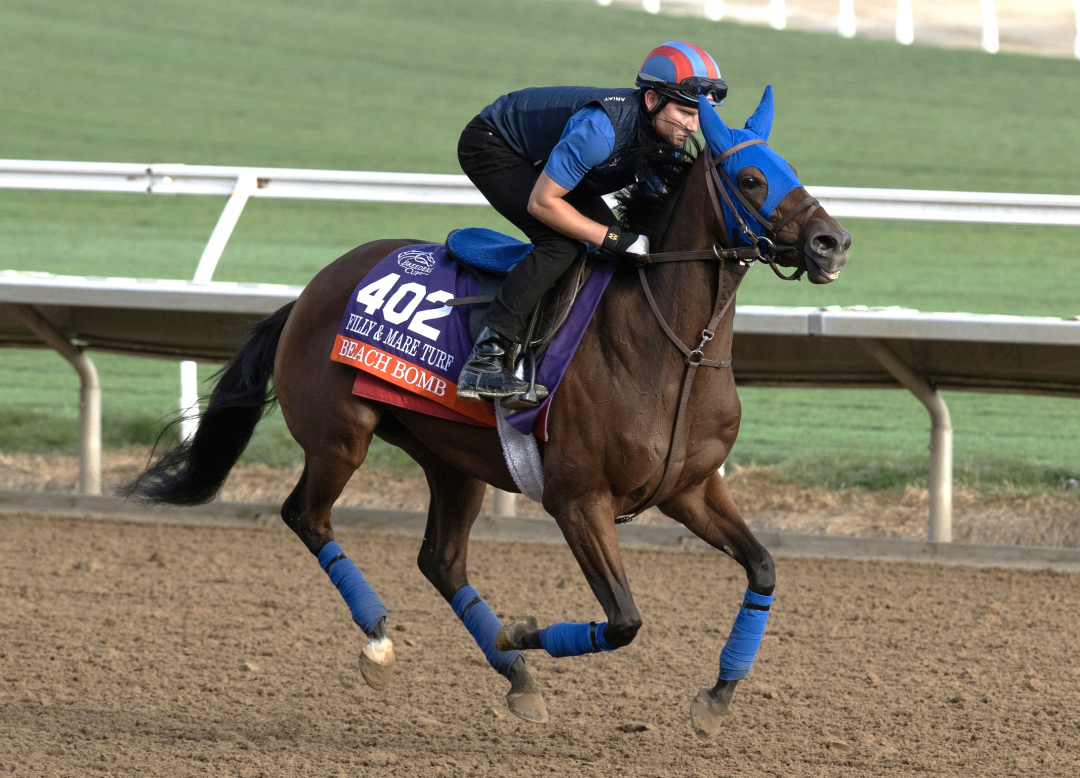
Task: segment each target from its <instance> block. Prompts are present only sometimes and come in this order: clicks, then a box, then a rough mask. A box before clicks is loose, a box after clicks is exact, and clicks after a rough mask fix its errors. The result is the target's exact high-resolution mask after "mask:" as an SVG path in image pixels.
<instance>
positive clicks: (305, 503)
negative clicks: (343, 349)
mask: <svg viewBox="0 0 1080 778" xmlns="http://www.w3.org/2000/svg"><path fill="white" fill-rule="evenodd" d="M325 410H326V409H323V411H324V418H323V419H321V421H322V422H323V425H324V426H323V427H322V428H323V429H324V430H327V431H328V434H325V435H320V436H319V438H318V442H317V444H311V443H309V445H308V446H305V453H306V462H305V464H304V472H303V474H302V475H301V476H300V481H299V482H298V483H297V485H296V488H295V489H293V492H292V494H290V495H289V497H288V499H286V501H285V503H284V505H282V508H281V516H282V518H283V519H284V520H285V523H286V524H287V525H288V526H289V528H290V529H292V530H293V532H295V533H296V534H297V535H298V536H299V538H300V540H301V541H303V543H304V545H305V546H307V548H308V550H309V551H310V552H311V553H312V554H314V555H315V557H316V558H317V559H318V561H319V567H321V568H322V569H323V570H324V571H325V572H326V574H327V575H328V576H329V578H330V581H331V582H332V583H333V584H334V586H335V587H337V590H338V592H340V594H341V597H342V599H344V600H345V604H346V605H348V607H349V611H350V613H351V614H352V618H353V621H354V622H356V624H357V626H359V627H360V629H362V630H363V631H364V634H365V635H366V636H367V642H366V644H365V645H364V647H363V649H362V650H361V652H360V672H361V674H362V675H363V677H364V680H365V681H366V682H367V684H368V685H369V686H370V687H371V688H373V689H376V690H381V689H385V688H386V686H387V684H389V683H390V677H391V675H392V672H393V664H394V647H393V644H392V643H391V641H390V637H389V635H388V634H387V632H386V607H385V606H384V605H383V603H382V600H381V599H380V598H379V595H378V594H376V593H375V590H374V589H373V588H372V587H371V584H369V583H368V582H367V579H365V578H364V575H363V573H361V572H360V569H359V568H358V567H357V566H356V564H355V563H353V561H352V560H351V559H349V557H348V556H346V554H345V552H344V551H343V550H342V548H341V546H340V545H339V544H338V543H337V541H336V540H335V539H334V530H333V527H332V526H331V524H330V511H331V509H332V508H333V506H334V503H335V502H336V501H337V498H338V497H340V496H341V492H342V490H344V488H345V485H346V484H347V483H348V482H349V479H350V478H351V477H352V474H353V473H354V472H356V469H357V468H358V467H360V465H361V464H363V462H364V459H365V458H366V457H367V450H368V446H369V445H370V444H371V437H372V434H373V432H374V430H375V427H376V426H377V425H378V423H379V418H380V416H381V412H380V411H379V410H377V409H375V408H372V407H370V406H367V405H365V404H363V403H359V402H355V401H352V402H351V403H350V407H349V410H350V411H352V415H351V417H348V418H340V419H338V421H339V422H340V423H339V424H337V425H334V429H333V430H332V431H331V430H330V426H329V425H330V423H331V422H332V421H333V419H331V418H329V415H327V414H325ZM305 442H306V441H305Z"/></svg>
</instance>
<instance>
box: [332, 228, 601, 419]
mask: <svg viewBox="0 0 1080 778" xmlns="http://www.w3.org/2000/svg"><path fill="white" fill-rule="evenodd" d="M461 232H467V231H465V230H462V231H459V232H458V233H456V234H460V233H461ZM487 232H491V231H487ZM494 234H495V235H499V233H494ZM501 237H502V238H505V239H506V240H508V241H513V240H514V239H513V238H510V237H509V236H501ZM516 243H517V244H518V246H519V247H524V251H522V250H521V248H516V249H514V250H515V251H516V252H518V256H517V259H520V258H521V256H524V254H525V253H527V252H528V250H529V249H528V246H529V244H526V243H521V242H520V241H516ZM459 251H460V253H459ZM454 253H455V255H456V256H457V258H458V259H460V260H462V261H466V260H469V259H470V257H475V253H470V252H469V251H468V250H467V249H462V248H460V246H455V252H454ZM463 255H464V256H463ZM517 259H515V260H514V262H516V261H517ZM512 264H513V263H512V262H511V263H509V265H504V267H505V269H504V270H502V272H503V273H505V272H506V271H507V270H508V269H509V266H510V265H512ZM615 268H616V263H615V261H613V260H602V261H600V262H598V263H597V265H596V268H595V270H594V271H593V272H592V274H591V275H590V276H589V278H588V280H587V281H586V282H585V285H584V287H582V289H581V291H580V292H579V293H578V295H577V299H576V300H575V302H574V304H573V307H572V308H571V310H570V313H569V315H568V316H567V318H566V321H565V323H564V324H563V326H562V327H561V328H560V329H559V330H558V331H557V332H556V333H555V336H554V338H553V339H552V340H551V342H550V344H549V345H548V347H547V349H546V351H545V352H544V353H543V355H542V356H541V357H540V358H539V360H538V361H537V372H536V380H537V383H540V384H543V385H544V386H546V387H548V389H549V390H550V392H551V394H550V395H549V396H548V398H547V399H546V400H545V401H544V402H543V403H542V404H541V405H540V406H539V407H538V408H533V409H530V410H524V411H516V412H506V413H505V421H506V422H507V423H508V424H509V425H510V426H511V427H513V428H514V429H516V430H517V431H518V432H521V433H523V434H530V433H532V434H535V435H536V436H537V437H539V438H540V439H542V440H547V414H548V409H549V408H550V405H551V401H552V398H553V397H554V396H555V391H556V389H557V388H558V385H559V382H560V381H561V380H562V377H563V374H564V373H565V372H566V368H567V367H568V366H569V364H570V360H571V359H572V358H573V356H574V352H575V351H576V350H577V347H578V344H579V343H580V342H581V338H582V336H583V335H584V334H585V329H586V327H588V325H589V322H590V321H591V320H592V316H593V313H594V312H595V310H596V306H597V305H598V304H599V302H600V297H601V295H602V294H603V292H604V290H605V289H606V288H607V285H608V282H609V281H610V280H611V277H612V275H613V274H614V272H615ZM485 270H487V268H486V267H485ZM479 290H480V281H479V280H478V278H477V277H476V276H475V275H474V274H473V273H471V272H470V271H469V269H468V268H465V267H463V266H462V265H461V264H459V263H458V262H456V261H454V258H453V257H452V256H451V254H450V252H448V251H447V249H446V246H444V245H443V244H439V243H422V244H413V245H411V246H405V247H403V248H401V249H398V250H397V251H395V252H393V253H391V254H390V255H388V256H386V257H385V258H383V259H382V260H381V261H380V262H379V264H377V265H376V266H375V267H374V268H373V269H372V270H371V272H369V273H368V274H367V275H366V276H365V277H364V279H363V280H362V281H361V282H360V283H359V285H357V287H356V289H355V290H354V291H353V294H352V296H351V298H350V301H349V305H348V306H347V308H346V310H345V314H344V316H343V317H342V320H341V326H340V327H339V329H338V335H337V338H336V339H335V342H334V349H333V352H332V353H331V357H330V358H331V359H333V360H334V361H336V362H341V363H343V364H347V365H352V366H354V367H356V368H359V372H358V373H357V376H356V381H355V383H354V384H353V394H356V395H359V396H361V397H366V398H368V399H372V400H376V401H378V402H382V403H386V404H388V405H395V406H398V407H402V408H408V409H409V410H413V411H418V412H420V413H426V414H429V415H433V416H439V417H442V418H446V419H452V420H454V421H460V422H464V423H468V424H476V425H480V426H487V427H494V426H496V418H495V408H494V404H493V403H490V402H462V401H460V400H458V399H457V377H458V374H459V373H460V371H461V366H462V365H463V364H464V363H465V361H466V359H468V355H469V351H470V350H471V349H472V338H471V337H470V334H469V312H468V306H455V307H450V306H448V305H445V303H446V301H448V300H451V299H453V298H461V297H473V296H476V295H477V293H478V292H479Z"/></svg>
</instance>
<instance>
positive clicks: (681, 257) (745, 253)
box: [615, 140, 821, 524]
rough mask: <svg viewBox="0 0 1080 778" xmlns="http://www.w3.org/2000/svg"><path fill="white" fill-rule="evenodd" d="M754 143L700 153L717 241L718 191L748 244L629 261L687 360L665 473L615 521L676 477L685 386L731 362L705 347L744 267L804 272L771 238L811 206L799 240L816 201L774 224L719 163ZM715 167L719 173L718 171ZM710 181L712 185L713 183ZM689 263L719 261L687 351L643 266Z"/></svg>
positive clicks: (688, 387)
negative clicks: (715, 154)
mask: <svg viewBox="0 0 1080 778" xmlns="http://www.w3.org/2000/svg"><path fill="white" fill-rule="evenodd" d="M759 143H762V144H763V143H765V141H763V140H749V141H745V142H743V143H739V144H737V145H735V146H732V147H731V148H730V149H728V150H727V151H725V152H724V153H723V154H722V155H721V156H720V157H719V158H717V159H713V158H712V152H711V151H710V150H709V147H708V145H706V146H705V149H704V150H703V154H705V165H706V167H707V169H708V171H709V178H707V179H706V183H705V188H706V189H708V190H709V198H710V200H711V201H712V206H713V211H714V212H715V213H716V218H717V221H719V223H720V227H721V235H722V237H721V240H722V241H726V240H727V239H728V238H727V236H728V229H727V221H726V220H725V219H724V211H723V209H722V208H721V207H720V201H719V200H718V199H717V196H716V193H717V191H719V192H720V196H721V197H723V198H724V202H725V203H727V206H728V208H730V209H731V213H732V214H733V215H734V216H735V221H736V223H737V224H738V226H739V229H740V230H741V231H742V234H743V236H744V237H746V239H747V240H749V241H750V245H749V246H741V247H728V248H720V247H718V246H717V245H716V244H715V243H714V244H713V246H712V248H711V249H702V250H697V251H668V252H662V253H659V254H645V255H641V256H639V257H634V258H633V259H634V260H635V262H636V263H637V265H638V277H639V278H640V279H641V288H642V290H643V291H644V292H645V299H646V300H648V301H649V307H650V308H651V309H652V312H653V315H654V316H655V317H656V321H657V322H658V323H659V324H660V327H661V329H663V331H664V334H666V335H667V336H668V338H669V339H670V340H671V342H672V343H674V344H675V346H676V348H678V349H679V351H681V352H682V355H683V357H684V358H685V359H686V373H685V374H684V375H683V381H682V392H681V394H680V396H679V405H678V408H677V409H676V411H675V423H674V426H673V428H672V431H671V446H670V448H669V449H668V454H667V459H666V461H665V463H664V474H663V475H662V476H661V478H660V484H659V486H657V487H656V491H654V492H653V494H652V496H651V497H650V498H649V500H648V501H647V502H646V503H645V504H644V505H642V506H641V507H640V508H638V509H637V510H635V511H634V512H633V513H627V514H624V515H621V516H618V517H617V518H616V519H615V523H616V524H623V523H625V522H628V521H631V520H633V519H634V518H635V517H636V516H639V515H640V514H642V513H643V512H645V511H647V510H648V509H649V508H651V507H653V506H654V505H656V504H657V503H658V502H660V499H661V498H662V497H663V496H664V492H665V490H666V489H667V488H668V486H669V485H670V484H671V483H672V482H673V481H674V480H675V478H676V476H677V473H678V472H679V470H680V469H681V468H679V467H677V466H676V463H678V462H680V461H685V455H684V452H685V449H686V438H687V430H686V424H685V421H686V413H685V411H686V407H687V405H688V404H689V402H690V390H691V389H692V388H693V385H694V378H695V377H696V376H697V371H698V368H699V367H716V368H724V367H730V366H731V357H730V356H729V357H728V358H727V359H724V360H716V359H706V358H705V353H704V348H705V345H706V344H707V343H708V342H709V341H710V340H712V339H713V338H714V337H715V336H716V329H717V327H718V326H719V324H720V320H721V319H722V318H723V317H724V314H725V313H727V310H728V308H730V307H731V303H732V302H734V300H735V292H736V290H738V288H739V284H740V283H742V279H743V276H744V275H745V274H746V271H747V270H749V269H750V266H751V265H753V264H754V263H755V262H757V261H758V260H761V261H762V262H765V263H766V264H768V265H769V267H771V268H772V270H773V272H774V273H776V275H778V276H779V277H780V278H783V279H784V280H785V281H797V280H799V278H800V277H801V276H802V274H803V272H804V271H803V270H802V269H801V268H800V269H798V270H796V271H795V272H794V273H792V274H791V275H789V276H785V275H784V274H783V273H781V272H780V270H779V269H778V268H777V266H776V256H777V255H778V254H785V253H788V252H791V251H796V250H797V248H796V247H795V246H783V245H777V243H776V240H775V238H776V236H777V234H778V233H779V232H780V230H782V229H783V228H784V227H785V226H786V225H787V224H788V223H789V222H790V221H791V220H792V219H794V218H795V216H796V215H797V214H799V213H802V212H803V211H804V210H806V209H808V208H809V209H810V210H809V212H808V213H807V215H806V220H805V221H804V222H803V224H802V227H801V228H800V230H799V235H800V238H801V237H802V233H803V231H805V230H806V225H807V224H809V223H810V219H811V218H812V217H813V215H814V211H816V210H817V209H818V208H820V207H821V206H820V204H819V203H818V201H817V200H816V199H815V198H813V197H808V198H806V199H805V200H803V201H802V202H801V203H799V204H798V205H797V206H796V207H795V208H792V209H791V211H789V212H788V213H786V214H784V216H783V217H782V218H781V219H780V220H779V221H778V222H777V223H776V225H775V226H773V225H772V224H770V223H769V221H768V220H767V219H765V218H764V217H763V216H761V214H759V213H758V212H757V209H756V208H754V207H753V206H752V205H751V204H750V203H749V202H748V201H747V200H746V198H745V197H743V194H742V193H741V192H740V191H739V190H738V188H736V186H735V185H734V183H732V181H731V179H730V178H728V176H727V174H726V173H725V172H724V170H723V168H721V167H720V163H721V162H723V161H724V160H725V159H727V158H728V157H730V156H731V155H732V154H734V153H735V152H737V151H739V150H740V149H742V148H745V147H746V146H753V145H756V144H759ZM718 171H719V175H718ZM713 183H715V184H716V185H715V186H713ZM725 184H726V185H727V187H730V188H731V191H732V192H733V193H734V194H735V196H736V197H738V198H739V202H741V203H742V204H743V205H744V206H745V207H746V209H747V211H748V212H749V213H752V214H753V215H754V217H755V218H756V219H757V220H758V221H759V222H760V223H761V224H762V225H763V226H764V228H765V234H764V235H758V234H756V233H755V232H754V231H753V230H751V229H750V227H749V226H748V225H747V224H746V222H745V221H744V220H743V218H742V217H741V216H739V212H738V210H736V208H735V205H734V204H733V203H732V201H731V196H730V195H729V194H728V192H727V189H726V188H725ZM727 260H734V262H732V263H731V264H730V265H729V264H727ZM694 261H699V262H700V261H713V262H717V261H718V262H719V263H720V270H719V278H718V280H717V289H716V300H715V301H714V302H713V310H712V318H710V319H709V323H708V324H707V325H706V326H705V329H703V330H702V331H701V340H700V342H699V343H698V345H697V348H694V349H691V348H690V347H689V346H687V345H686V344H685V343H684V342H683V341H682V339H681V338H679V336H678V335H676V334H675V332H674V330H672V329H671V326H670V325H669V324H668V323H667V319H665V318H664V314H663V313H661V312H660V308H659V306H657V304H656V298H655V297H654V296H653V293H652V289H651V288H650V286H649V280H648V278H647V277H646V275H645V268H646V267H647V266H648V265H652V264H657V263H660V262H694ZM725 271H729V272H731V273H733V274H734V275H735V276H736V279H735V283H734V284H733V285H732V286H731V288H730V291H729V290H727V289H725V287H724V273H725Z"/></svg>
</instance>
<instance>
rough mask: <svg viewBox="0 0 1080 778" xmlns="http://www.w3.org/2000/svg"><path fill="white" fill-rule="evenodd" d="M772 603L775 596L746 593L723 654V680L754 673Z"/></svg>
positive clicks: (721, 656)
mask: <svg viewBox="0 0 1080 778" xmlns="http://www.w3.org/2000/svg"><path fill="white" fill-rule="evenodd" d="M772 601H773V596H772V595H771V594H755V593H754V592H752V591H750V590H749V589H747V590H746V595H745V596H744V597H743V604H742V607H741V608H739V615H738V616H736V617H735V623H734V624H733V625H732V627H731V634H730V635H728V639H727V643H725V644H724V648H723V650H721V651H720V680H721V681H738V680H741V679H743V678H745V677H746V676H747V675H749V674H750V668H751V667H752V666H753V664H754V657H755V656H757V651H758V646H760V645H761V636H762V635H763V634H765V622H766V621H768V620H769V607H770V606H771V605H772Z"/></svg>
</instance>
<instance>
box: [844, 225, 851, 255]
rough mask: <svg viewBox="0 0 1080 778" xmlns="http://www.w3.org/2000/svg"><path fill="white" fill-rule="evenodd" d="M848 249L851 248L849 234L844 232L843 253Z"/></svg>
mask: <svg viewBox="0 0 1080 778" xmlns="http://www.w3.org/2000/svg"><path fill="white" fill-rule="evenodd" d="M849 248H851V233H850V232H848V231H847V230H844V251H847V250H848V249H849Z"/></svg>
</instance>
